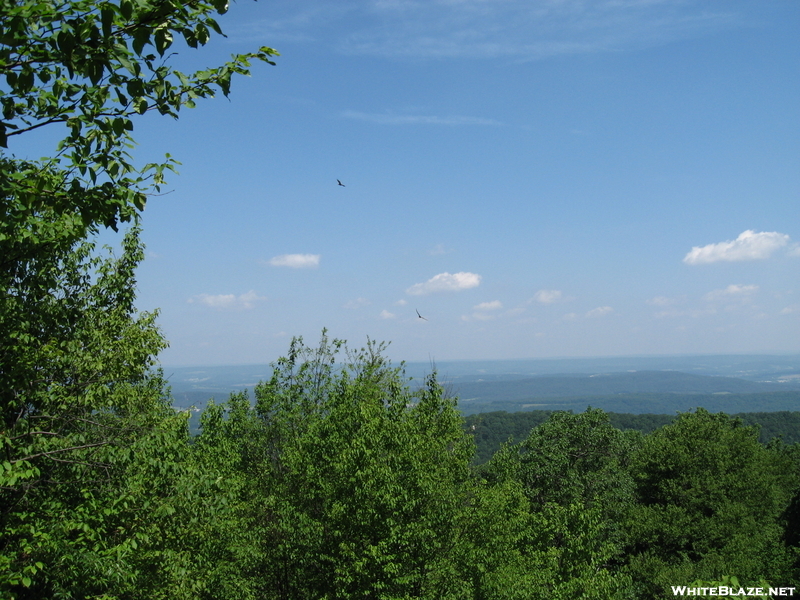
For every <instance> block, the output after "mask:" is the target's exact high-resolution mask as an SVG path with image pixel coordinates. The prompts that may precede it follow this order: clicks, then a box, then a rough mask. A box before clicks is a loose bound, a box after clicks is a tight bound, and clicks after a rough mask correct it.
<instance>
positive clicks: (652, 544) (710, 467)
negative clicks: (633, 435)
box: [626, 408, 798, 597]
mask: <svg viewBox="0 0 800 600" xmlns="http://www.w3.org/2000/svg"><path fill="white" fill-rule="evenodd" d="M631 470H632V474H633V476H634V480H635V483H636V491H637V503H636V505H635V506H634V507H633V508H632V509H631V511H630V512H629V514H628V517H627V519H626V521H627V523H626V525H627V528H628V531H629V533H630V536H631V537H630V544H631V545H630V547H629V548H628V554H629V565H630V572H631V573H632V575H633V577H634V579H635V581H636V582H637V585H638V586H639V588H640V590H641V591H642V593H644V594H646V595H647V596H648V597H662V596H663V597H671V592H669V586H670V585H676V584H683V582H691V581H694V580H697V579H701V580H714V579H720V578H721V577H723V576H736V577H738V578H739V580H740V581H744V582H747V581H758V580H760V579H762V578H763V579H766V580H767V581H788V580H789V577H790V576H791V575H790V572H789V568H790V565H791V555H790V552H789V550H788V547H787V545H786V543H785V540H784V523H783V518H784V514H785V513H784V511H785V510H786V508H787V507H788V506H789V503H790V500H791V498H792V495H793V494H794V492H795V490H796V489H797V485H798V479H797V471H796V470H795V469H794V468H793V464H792V460H791V457H790V456H788V455H787V454H786V453H785V452H782V451H780V450H779V449H777V448H776V447H775V446H770V447H765V446H763V445H761V444H759V442H758V429H757V428H756V427H745V426H744V425H743V424H742V421H741V420H740V419H736V418H732V417H730V416H728V415H725V414H723V413H719V414H712V413H709V412H708V411H706V410H704V409H701V408H698V409H697V411H696V412H693V413H682V414H680V415H679V417H678V419H677V420H676V421H675V422H674V423H672V424H670V425H667V426H665V427H662V428H661V429H659V430H657V431H655V432H654V433H652V434H650V435H649V436H647V437H646V438H645V439H644V443H643V444H642V446H641V448H640V449H639V450H638V451H637V452H636V454H635V455H634V458H633V460H632V466H631Z"/></svg>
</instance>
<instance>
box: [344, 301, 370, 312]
mask: <svg viewBox="0 0 800 600" xmlns="http://www.w3.org/2000/svg"><path fill="white" fill-rule="evenodd" d="M370 304H372V303H371V302H370V301H369V300H367V299H366V298H356V299H355V300H350V301H349V302H347V303H345V305H344V306H343V307H342V308H349V309H351V310H355V309H357V308H361V307H362V306H369V305H370Z"/></svg>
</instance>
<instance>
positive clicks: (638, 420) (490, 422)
mask: <svg viewBox="0 0 800 600" xmlns="http://www.w3.org/2000/svg"><path fill="white" fill-rule="evenodd" d="M699 405H702V403H700V404H699ZM553 413H554V411H552V410H528V411H521V412H506V411H492V412H484V413H477V414H470V415H467V416H466V417H465V419H464V426H465V428H466V429H467V431H469V432H471V433H472V436H473V438H474V439H475V448H476V450H475V458H474V461H473V462H474V463H475V464H484V463H486V462H488V461H489V459H491V458H492V456H493V455H494V453H495V452H497V451H498V450H499V449H500V447H501V446H502V445H503V444H504V443H506V442H508V441H509V440H516V441H521V440H524V439H525V438H526V437H528V434H529V433H530V431H531V429H533V428H534V427H536V426H537V425H541V424H542V423H544V422H545V421H547V419H549V418H550V415H552V414H553ZM606 414H607V415H608V419H609V422H610V423H611V425H613V426H614V427H616V428H617V429H621V430H623V431H625V430H629V429H633V430H636V431H639V432H641V433H652V432H653V431H655V430H656V429H658V428H659V427H663V426H664V425H668V424H669V423H672V422H673V421H674V420H675V419H676V418H677V416H675V415H674V414H673V415H657V414H630V413H615V412H606ZM732 416H734V417H737V418H739V419H741V420H742V422H743V423H744V424H745V425H751V426H757V428H758V440H759V441H760V442H761V443H762V444H768V443H770V442H772V441H774V440H775V439H776V438H778V439H781V440H782V441H783V442H784V443H786V444H796V443H798V442H800V412H790V411H777V412H750V413H737V414H734V415H732Z"/></svg>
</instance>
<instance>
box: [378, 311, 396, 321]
mask: <svg viewBox="0 0 800 600" xmlns="http://www.w3.org/2000/svg"><path fill="white" fill-rule="evenodd" d="M379 316H380V318H381V319H396V318H397V315H395V314H394V313H390V312H389V311H388V310H385V309H384V310H382V311H381V314H380V315H379Z"/></svg>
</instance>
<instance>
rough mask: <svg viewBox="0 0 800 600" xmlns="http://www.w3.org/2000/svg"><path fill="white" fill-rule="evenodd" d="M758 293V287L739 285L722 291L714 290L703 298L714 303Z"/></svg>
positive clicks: (733, 285) (730, 286)
mask: <svg viewBox="0 0 800 600" xmlns="http://www.w3.org/2000/svg"><path fill="white" fill-rule="evenodd" d="M757 291H758V286H757V285H738V284H732V285H729V286H728V287H726V288H725V289H722V290H713V291H711V292H708V293H707V294H706V295H705V296H703V300H708V301H714V300H720V299H724V298H741V297H744V296H749V295H751V294H755V293H756V292H757Z"/></svg>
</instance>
